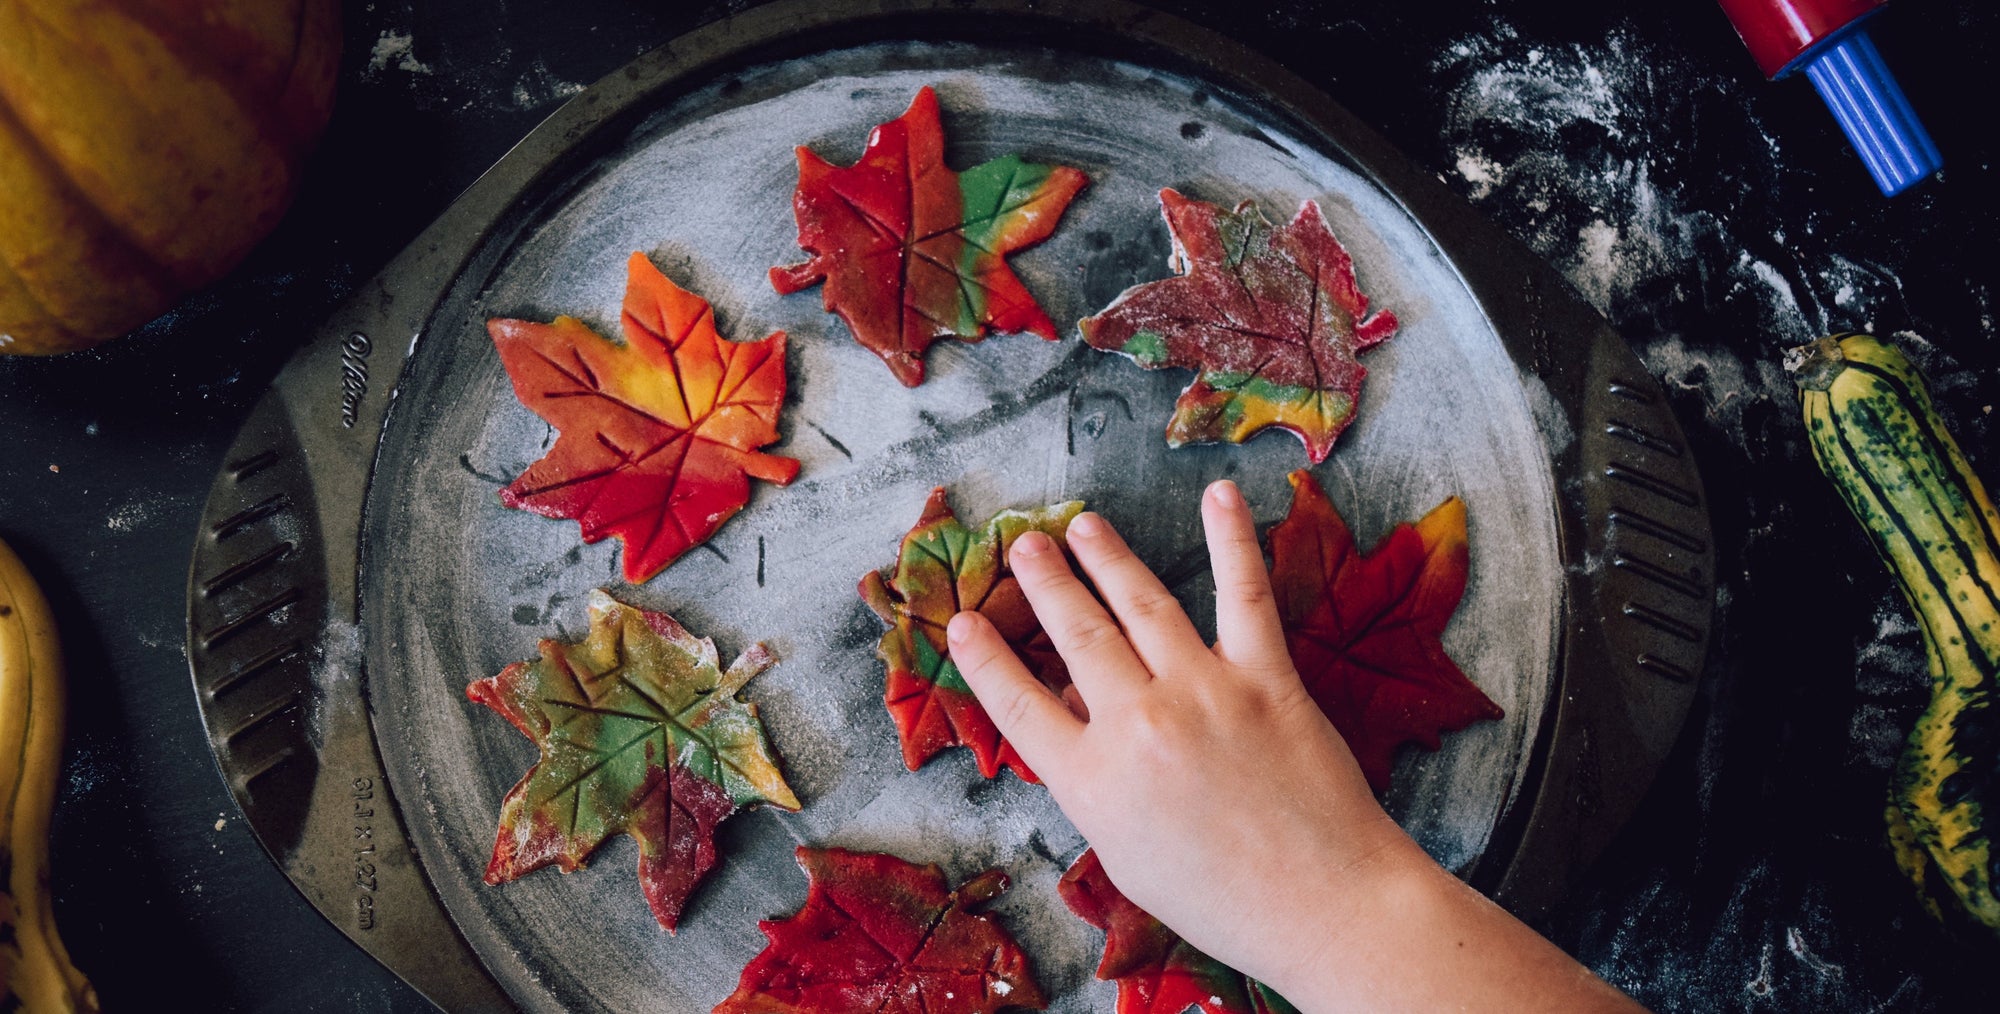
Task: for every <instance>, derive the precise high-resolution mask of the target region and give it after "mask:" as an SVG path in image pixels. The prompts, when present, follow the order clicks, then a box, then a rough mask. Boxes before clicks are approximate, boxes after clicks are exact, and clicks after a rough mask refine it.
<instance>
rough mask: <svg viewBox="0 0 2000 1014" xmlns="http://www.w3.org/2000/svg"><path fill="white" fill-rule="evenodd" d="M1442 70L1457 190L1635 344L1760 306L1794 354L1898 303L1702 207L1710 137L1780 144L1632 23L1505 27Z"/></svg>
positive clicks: (1722, 90) (1886, 280) (1839, 268)
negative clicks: (1737, 308)
mask: <svg viewBox="0 0 2000 1014" xmlns="http://www.w3.org/2000/svg"><path fill="white" fill-rule="evenodd" d="M1434 68H1435V69H1436V71H1437V72H1438V77H1439V78H1440V80H1442V81H1444V82H1446V83H1447V84H1446V88H1447V89H1448V91H1447V100H1446V103H1445V112H1444V115H1443V124H1442V134H1443V137H1444V139H1445V142H1446V143H1447V144H1448V145H1449V146H1450V150H1449V153H1448V156H1447V158H1448V160H1449V162H1450V164H1451V165H1452V167H1453V169H1454V170H1455V173H1456V177H1457V179H1455V180H1454V179H1452V178H1451V174H1447V182H1448V183H1451V184H1453V185H1454V186H1456V187H1457V188H1458V189H1459V191H1460V192H1461V193H1462V194H1464V196H1465V197H1466V198H1468V199H1469V200H1471V201H1472V202H1473V203H1475V204H1477V205H1479V206H1480V207H1481V208H1482V209H1483V210H1485V211H1487V212H1488V213H1489V214H1492V215H1493V216H1494V217H1495V218H1496V219H1497V220H1499V221H1500V222H1501V224H1502V225H1503V226H1505V227H1507V228H1508V229H1509V230H1510V231H1512V232H1513V233H1514V234H1515V235H1516V236H1518V237H1520V238H1521V239H1522V240H1524V241H1525V242H1526V243H1527V244H1528V246H1529V247H1530V248H1532V249H1533V250H1534V251H1535V252H1536V253H1538V254H1540V255H1541V256H1542V257H1544V258H1545V259H1547V260H1548V261H1549V262H1550V263H1551V264H1553V265H1555V267H1556V268H1557V269H1558V270H1560V271H1562V272H1563V273H1564V274H1565V275H1566V276H1567V277H1568V278H1569V280H1570V282H1571V284H1573V285H1575V286H1576V288H1577V291H1579V292H1580V293H1582V295H1583V297H1584V298H1585V299H1586V300H1587V301H1588V302H1590V303H1591V305H1593V306H1595V307H1596V308H1597V309H1598V310H1599V311H1601V312H1603V313H1604V314H1605V315H1606V316H1608V317H1610V318H1611V319H1612V320H1613V321H1616V322H1618V323H1619V324H1620V325H1621V326H1623V327H1624V328H1625V329H1626V330H1627V331H1628V332H1634V331H1637V332H1638V333H1628V335H1627V336H1628V337H1632V338H1638V337H1641V336H1642V335H1643V329H1644V327H1645V326H1646V325H1648V324H1651V325H1652V326H1654V327H1657V328H1659V329H1660V330H1673V329H1685V324H1686V322H1687V321H1689V320H1698V319H1701V318H1704V317H1708V316H1711V314H1710V312H1709V311H1710V309H1711V308H1710V307H1709V306H1707V305H1704V304H1703V303H1702V302H1701V301H1702V300H1705V299H1707V298H1712V297H1713V296H1714V295H1716V294H1722V295H1723V297H1724V298H1728V299H1733V298H1737V297H1741V298H1744V299H1748V300H1750V301H1752V302H1753V303H1754V304H1755V305H1757V306H1758V307H1759V308H1760V310H1761V313H1762V315H1763V317H1764V320H1763V322H1762V326H1763V328H1764V329H1765V330H1766V331H1767V332H1768V333H1769V334H1770V336H1771V341H1772V343H1773V344H1774V345H1780V346H1782V345H1791V344H1796V343H1798V342H1802V341H1805V340H1807V339H1809V338H1811V337H1814V336H1815V335H1817V334H1819V333H1821V332H1822V331H1824V330H1826V329H1828V328H1829V327H1856V326H1860V325H1861V324H1862V323H1864V322H1865V321H1866V320H1867V319H1868V318H1870V317H1872V316H1873V315H1874V314H1875V313H1876V312H1877V311H1876V307H1878V306H1880V305H1882V301H1883V300H1884V299H1900V297H1901V288H1902V287H1901V284H1900V282H1898V281H1897V280H1896V279H1895V278H1894V277H1893V276H1891V275H1889V274H1888V273H1887V272H1886V271H1883V270H1881V269H1880V268H1878V267H1876V266H1874V265H1861V264H1855V263H1853V262H1851V261H1848V260H1846V259H1844V258H1841V257H1839V256H1838V255H1832V254H1828V255H1825V257H1824V258H1823V259H1824V260H1825V261H1826V263H1823V264H1817V263H1816V264H1801V263H1799V262H1798V261H1797V257H1798V254H1797V253H1795V252H1794V247H1795V246H1796V244H1790V243H1788V242H1787V241H1786V238H1785V237H1784V236H1782V235H1776V236H1767V235H1761V234H1760V235H1739V234H1737V233H1735V232H1734V231H1733V230H1732V229H1731V227H1730V223H1729V222H1728V220H1727V214H1728V213H1727V212H1726V211H1710V210H1702V209H1696V208H1694V207H1693V203H1694V202H1693V200H1692V199H1691V198H1690V196H1689V194H1690V191H1691V189H1692V186H1691V185H1692V184H1694V183H1696V182H1699V183H1700V184H1701V185H1703V186H1708V185H1709V184H1711V183H1713V182H1714V180H1715V173H1716V172H1717V171H1718V170H1717V169H1715V168H1714V167H1713V166H1712V165H1711V164H1710V162H1711V161H1712V158H1713V153H1711V152H1709V151H1706V150H1704V149H1703V143H1704V140H1705V139H1720V140H1721V141H1723V142H1724V143H1727V142H1729V141H1732V140H1733V141H1734V142H1735V143H1737V144H1739V145H1743V146H1749V147H1752V148H1762V149H1765V150H1768V151H1770V152H1772V153H1773V161H1776V153H1777V152H1778V148H1779V145H1778V141H1777V139H1776V138H1775V137H1773V136H1772V134H1771V132H1770V131H1767V130H1765V129H1764V128H1763V126H1762V125H1761V124H1760V123H1759V122H1758V121H1757V120H1756V118H1755V117H1754V116H1752V115H1751V114H1749V113H1748V112H1747V111H1744V110H1742V109H1741V108H1740V107H1735V106H1730V107H1728V108H1727V109H1726V110H1724V111H1720V112H1719V111H1718V110H1719V107H1720V106H1727V105H1728V104H1727V102H1726V99H1722V98H1718V96H1722V95H1725V94H1726V92H1727V87H1726V85H1727V82H1725V81H1723V80H1721V79H1719V78H1717V77H1715V76H1714V75H1713V74H1712V73H1710V72H1707V71H1704V70H1702V69H1700V68H1698V67H1697V66H1695V65H1694V64H1693V63H1691V62H1690V61H1689V59H1688V58H1687V57H1686V56H1685V55H1683V54H1682V53H1680V52H1678V51H1676V50H1673V49H1671V48H1668V47H1663V46H1661V45H1660V44H1658V43H1656V42H1653V41H1649V40H1647V39H1645V38H1643V37H1642V36H1641V35H1640V34H1638V33H1637V32H1635V31H1633V30H1632V29H1630V28H1629V27H1623V26H1621V27H1617V28H1614V29H1613V30H1612V31H1611V32H1610V33H1609V34H1608V35H1607V36H1606V37H1605V38H1603V39H1602V40H1601V41H1594V42H1591V43H1588V44H1577V45H1569V46H1538V47H1529V46H1527V45H1526V44H1524V43H1523V42H1521V41H1520V39H1519V36H1518V33H1517V32H1516V31H1515V30H1514V29H1513V28H1512V27H1511V26H1510V25H1507V24H1505V23H1504V22H1503V23H1501V24H1499V25H1496V26H1495V27H1493V28H1490V29H1486V30H1484V31H1482V32H1480V33H1478V34H1476V35H1473V36H1469V37H1466V38H1462V39H1460V40H1458V41H1457V42H1456V43H1455V44H1454V45H1452V46H1451V47H1449V48H1448V49H1447V50H1446V51H1445V55H1444V56H1443V57H1441V58H1440V59H1439V61H1438V62H1437V63H1436V64H1435V65H1434ZM1731 132H1733V133H1734V135H1735V136H1734V137H1733V138H1731V137H1730V136H1729V135H1730V133H1731ZM1691 139H1692V140H1691ZM1710 143H1713V142H1712V141H1711V142H1710ZM1724 150H1726V149H1724ZM1720 171H1721V172H1725V173H1729V172H1736V173H1741V174H1743V175H1741V176H1740V177H1738V178H1733V179H1732V178H1725V180H1724V185H1725V186H1727V185H1730V184H1731V183H1733V184H1734V185H1735V186H1736V187H1737V188H1738V189H1739V191H1740V192H1741V193H1742V194H1743V199H1744V200H1756V199H1758V196H1757V195H1759V194H1761V193H1763V192H1764V191H1765V190H1768V188H1769V186H1770V185H1771V183H1770V181H1768V180H1763V179H1759V178H1756V177H1754V176H1753V175H1751V174H1753V173H1754V172H1756V169H1755V168H1754V167H1745V168H1734V167H1731V168H1724V169H1722V170H1720ZM1697 174H1699V175H1697ZM1809 231H1810V230H1809ZM1801 285H1804V286H1807V287H1810V288H1812V289H1813V290H1815V291H1800V287H1801ZM1820 290H1823V291H1820ZM1683 304H1687V305H1686V308H1685V309H1683V308H1682V306H1683Z"/></svg>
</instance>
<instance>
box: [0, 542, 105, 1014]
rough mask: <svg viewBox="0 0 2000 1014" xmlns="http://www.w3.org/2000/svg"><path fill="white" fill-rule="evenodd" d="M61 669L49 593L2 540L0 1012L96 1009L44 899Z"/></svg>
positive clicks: (61, 1013) (58, 751)
mask: <svg viewBox="0 0 2000 1014" xmlns="http://www.w3.org/2000/svg"><path fill="white" fill-rule="evenodd" d="M62 739H63V667H62V653H61V650H60V648H59V646H58V644H57V641H56V627H55V620H54V618H53V617H51V616H50V615H49V603H48V600H47V599H45V598H43V597H42V590H41V589H40V588H39V587H37V586H36V585H35V582H34V579H33V578H30V577H29V576H28V571H27V568H26V567H23V566H22V565H21V558H20V557H18V556H15V555H14V551H13V550H11V549H8V548H7V544H6V543H5V542H0V875H4V876H5V877H6V885H5V886H6V889H5V891H4V893H0V985H4V987H5V993H4V994H0V1009H6V1010H22V1011H26V1012H28V1014H45V1012H46V1014H69V1012H78V1011H80V1012H91V1011H96V1010H97V1009H98V1008H97V991H96V990H95V989H92V988H91V985H90V980H89V979H86V978H84V976H83V973H82V972H79V971H77V970H76V966H75V965H72V964H70V961H69V952H68V951H67V950H65V949H64V948H63V943H62V938H61V937H59V936H57V935H56V919H55V910H54V908H53V907H51V905H50V897H49V814H50V812H51V811H52V810H54V808H55V801H56V775H57V773H58V770H59V769H60V767H61V765H62Z"/></svg>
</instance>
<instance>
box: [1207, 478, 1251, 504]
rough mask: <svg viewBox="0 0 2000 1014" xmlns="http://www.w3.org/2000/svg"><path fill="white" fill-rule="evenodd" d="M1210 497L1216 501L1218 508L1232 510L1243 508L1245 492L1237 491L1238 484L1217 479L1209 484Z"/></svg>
mask: <svg viewBox="0 0 2000 1014" xmlns="http://www.w3.org/2000/svg"><path fill="white" fill-rule="evenodd" d="M1208 495H1209V496H1210V497H1211V498H1213V499H1214V500H1215V502H1216V505H1217V506H1221V507H1232V508H1234V507H1241V506H1243V491H1242V490H1239V489H1237V488H1236V484H1235V483H1233V482H1230V481H1229V480H1228V479H1217V480H1216V481H1214V482H1212V483H1209V485H1208Z"/></svg>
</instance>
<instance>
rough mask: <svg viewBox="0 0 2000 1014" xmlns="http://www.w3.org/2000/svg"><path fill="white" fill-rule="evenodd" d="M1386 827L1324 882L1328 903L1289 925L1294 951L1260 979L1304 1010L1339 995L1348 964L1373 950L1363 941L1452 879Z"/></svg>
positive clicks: (1405, 837)
mask: <svg viewBox="0 0 2000 1014" xmlns="http://www.w3.org/2000/svg"><path fill="white" fill-rule="evenodd" d="M1383 824H1384V825H1385V830H1384V831H1382V832H1381V833H1379V834H1378V835H1377V840H1376V841H1374V842H1372V843H1370V844H1369V846H1368V847H1367V848H1365V849H1364V850H1362V851H1360V852H1358V853H1356V854H1355V857H1354V859H1353V860H1352V861H1351V862H1349V863H1348V864H1346V865H1345V866H1343V867H1342V868H1340V869H1339V870H1337V871H1334V872H1332V873H1331V874H1330V875H1329V876H1328V877H1327V878H1326V879H1325V880H1324V881H1323V882H1322V886H1323V889H1324V890H1323V894H1324V899H1325V900H1323V901H1320V902H1318V903H1317V904H1314V905H1313V906H1312V907H1311V908H1310V909H1308V910H1307V911H1306V912H1305V913H1304V914H1302V915H1301V916H1300V917H1299V918H1298V919H1297V920H1296V922H1297V923H1298V925H1296V926H1291V927H1287V928H1285V930H1284V933H1285V939H1286V940H1288V941H1290V942H1292V943H1293V946H1289V947H1285V948H1284V951H1285V953H1286V960H1285V962H1284V964H1282V965H1281V966H1279V968H1278V969H1277V970H1275V971H1274V972H1271V973H1268V974H1267V975H1265V976H1263V977H1261V978H1260V981H1262V982H1263V983H1265V984H1266V985H1268V986H1270V987H1271V988H1272V989H1275V990H1277V991H1278V993H1279V994H1280V995H1282V996H1284V997H1285V998H1286V999H1288V1000H1291V1001H1292V1002H1293V1003H1294V1004H1297V1005H1298V1006H1300V1007H1301V1009H1303V1010H1307V1011H1311V1010H1313V1009H1315V1007H1316V1006H1318V1005H1317V1004H1314V1003H1313V1002H1312V1001H1314V1000H1315V999H1319V998H1323V997H1327V996H1334V995H1339V993H1338V992H1337V991H1338V990H1339V986H1338V983H1339V981H1340V979H1341V978H1342V977H1343V976H1342V972H1343V968H1342V965H1343V964H1344V963H1345V962H1343V960H1342V959H1343V958H1350V959H1351V958H1352V957H1353V956H1354V955H1356V954H1360V953H1366V951H1367V948H1365V947H1357V946H1356V942H1357V941H1360V940H1365V939H1366V938H1367V937H1368V936H1369V934H1370V932H1371V928H1374V927H1380V926H1383V925H1385V924H1386V923H1388V922H1389V921H1390V920H1393V919H1394V918H1396V914H1397V913H1398V912H1400V911H1403V910H1405V909H1406V908H1407V907H1408V906H1410V905H1411V904H1413V903H1421V899H1422V898H1423V897H1424V896H1426V895H1427V894H1428V893H1429V892H1430V891H1432V890H1434V883H1433V880H1434V878H1436V877H1438V876H1447V877H1448V876H1450V874H1448V873H1445V872H1444V871H1443V869H1442V868H1441V867H1439V866H1438V865H1437V862H1436V861H1435V860H1433V859H1432V858H1431V857H1430V855H1429V854H1428V853H1426V852H1425V851H1424V850H1423V848H1422V847H1421V846H1419V845H1418V844H1417V843H1416V842H1415V841H1414V840H1412V839H1411V838H1410V836H1409V835H1407V834H1405V833H1404V832H1403V830H1402V829H1401V828H1399V827H1397V826H1396V825H1395V824H1394V823H1393V822H1391V821H1389V820H1387V819H1386V817H1385V818H1384V820H1383Z"/></svg>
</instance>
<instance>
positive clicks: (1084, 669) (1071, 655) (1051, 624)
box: [1008, 532, 1152, 707]
mask: <svg viewBox="0 0 2000 1014" xmlns="http://www.w3.org/2000/svg"><path fill="white" fill-rule="evenodd" d="M1008 563H1009V565H1010V566H1012V568H1013V570H1014V578H1015V580H1017V581H1019V582H1020V583H1021V593H1022V594H1023V595H1026V596H1027V597H1028V604H1029V605H1030V606H1033V607H1034V610H1035V618H1036V619H1039V620H1041V621H1042V629H1043V630H1044V631H1047V632H1048V635H1049V640H1051V641H1053V642H1055V646H1056V650H1057V651H1058V652H1061V653H1062V657H1063V661H1064V662H1066V663H1068V665H1069V674H1070V678H1071V679H1073V680H1075V681H1076V685H1077V689H1078V690H1079V691H1081V692H1082V693H1083V699H1084V700H1086V701H1088V702H1090V703H1091V704H1092V706H1094V707H1101V706H1103V705H1104V703H1105V701H1104V698H1103V695H1105V694H1108V693H1119V692H1125V691H1130V690H1133V689H1136V688H1137V687H1139V686H1141V685H1143V684H1145V683H1147V682H1149V681H1150V680H1151V679H1152V675H1151V674H1150V673H1148V672H1147V671H1146V667H1145V665H1144V663H1142V662H1140V661H1139V656H1138V655H1136V654H1134V653H1133V651H1132V644H1131V642H1130V641H1127V640H1126V639H1125V632H1124V631H1123V630H1120V629H1119V628H1118V623H1117V621H1115V620H1113V619H1112V618H1111V614H1109V613H1107V612H1105V611H1104V606H1103V605H1102V604H1101V603H1099V602H1098V601H1097V597H1096V596H1095V595H1092V594H1091V593H1090V589H1088V588H1085V587H1084V586H1083V582H1082V581H1079V580H1077V577H1076V574H1075V572H1073V571H1071V570H1070V569H1069V561H1068V560H1066V559H1064V558H1063V553H1062V549H1061V548H1060V547H1058V546H1057V545H1056V544H1055V540H1053V539H1051V538H1049V537H1048V536H1046V535H1043V534H1042V533H1041V532H1028V533H1026V534H1024V535H1022V536H1021V537H1020V538H1018V539H1015V540H1014V548H1013V551H1012V552H1010V553H1009V554H1008Z"/></svg>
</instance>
